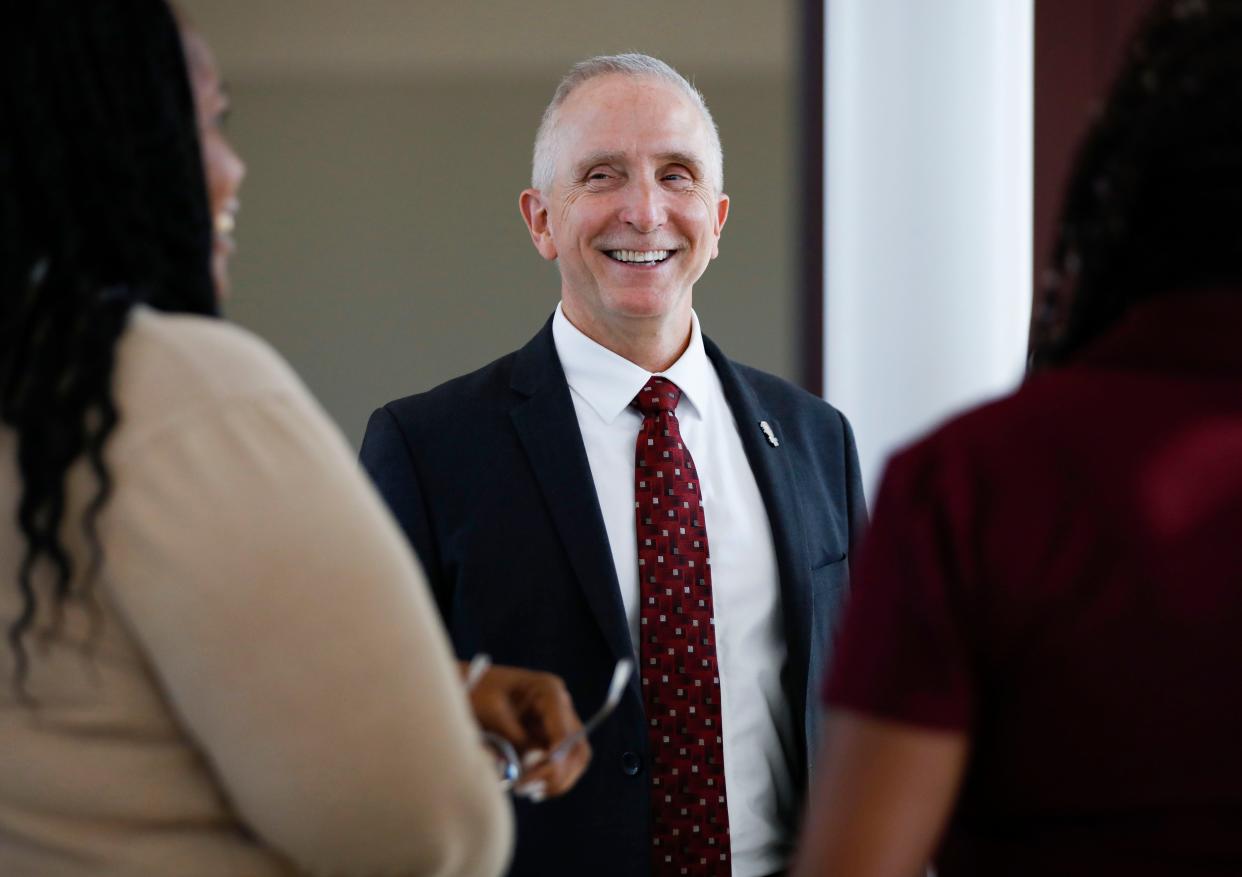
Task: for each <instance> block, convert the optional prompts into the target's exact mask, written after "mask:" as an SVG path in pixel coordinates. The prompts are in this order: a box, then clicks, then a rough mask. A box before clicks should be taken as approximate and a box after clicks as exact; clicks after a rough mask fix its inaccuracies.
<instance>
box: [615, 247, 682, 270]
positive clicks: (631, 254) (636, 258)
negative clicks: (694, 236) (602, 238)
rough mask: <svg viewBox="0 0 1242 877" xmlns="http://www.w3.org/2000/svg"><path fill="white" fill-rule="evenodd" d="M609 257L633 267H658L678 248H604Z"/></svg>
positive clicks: (674, 253) (675, 252)
mask: <svg viewBox="0 0 1242 877" xmlns="http://www.w3.org/2000/svg"><path fill="white" fill-rule="evenodd" d="M603 252H604V254H605V255H607V256H608V258H610V259H612V260H613V261H614V262H620V263H621V264H623V265H627V266H629V267H631V268H647V269H650V268H656V267H659V266H660V265H663V264H664V263H665V262H667V261H668V260H669V258H671V257H672V256H674V255H676V254H677V250H604V251H603Z"/></svg>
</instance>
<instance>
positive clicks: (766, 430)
mask: <svg viewBox="0 0 1242 877" xmlns="http://www.w3.org/2000/svg"><path fill="white" fill-rule="evenodd" d="M759 428H760V429H762V430H763V434H764V435H766V436H767V437H768V444H770V445H771V446H772V447H774V448H779V447H780V446H781V443H780V442H779V441H777V440H776V434H775V433H773V432H772V427H770V426H769V425H768V422H767V421H766V420H761V421H759Z"/></svg>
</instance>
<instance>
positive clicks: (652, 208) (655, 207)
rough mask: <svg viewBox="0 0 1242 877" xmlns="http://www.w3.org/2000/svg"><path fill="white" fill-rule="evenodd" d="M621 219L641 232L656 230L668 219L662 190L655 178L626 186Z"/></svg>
mask: <svg viewBox="0 0 1242 877" xmlns="http://www.w3.org/2000/svg"><path fill="white" fill-rule="evenodd" d="M624 198H625V202H624V204H623V205H622V207H621V221H622V222H625V223H627V224H629V225H631V226H633V227H634V230H635V231H637V232H640V233H642V234H647V233H649V232H653V231H656V230H657V229H659V228H661V227H662V226H663V225H664V223H665V221H666V220H667V219H668V210H667V206H666V205H665V203H664V192H663V191H662V190H661V189H660V186H659V184H658V183H657V182H656V181H655V180H650V181H647V182H634V183H631V184H630V185H628V186H626V191H625V194H624Z"/></svg>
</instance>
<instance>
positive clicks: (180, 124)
mask: <svg viewBox="0 0 1242 877" xmlns="http://www.w3.org/2000/svg"><path fill="white" fill-rule="evenodd" d="M7 9H8V10H9V11H7V12H6V16H5V17H6V21H5V23H4V27H3V29H2V35H0V421H2V422H3V424H4V426H5V427H8V428H11V429H12V430H13V431H14V432H15V434H16V439H17V464H18V469H19V472H20V476H21V495H20V497H19V498H17V501H16V506H17V507H16V509H15V510H14V511H15V512H16V517H17V522H18V525H19V526H20V528H21V532H22V534H23V535H24V538H25V543H26V550H25V555H24V557H22V558H21V560H20V563H14V564H13V567H11V568H6V569H3V570H0V586H11V587H16V588H18V589H20V591H21V596H22V604H21V605H22V607H23V608H22V611H21V613H20V614H19V615H18V617H16V618H11V619H7V620H6V626H7V633H8V642H9V645H10V647H11V648H12V650H13V651H14V654H15V657H16V664H15V666H16V672H15V680H14V682H15V685H16V686H17V688H18V690H19V692H22V693H23V694H24V688H23V685H24V681H25V677H26V673H27V671H28V658H27V654H26V649H25V647H24V643H23V639H24V635H25V634H27V633H28V632H29V630H30V627H31V625H32V624H33V621H34V618H35V617H36V611H37V610H38V607H39V606H40V605H43V601H45V600H50V601H51V603H50V605H51V606H52V607H53V608H54V609H56V610H59V608H60V607H61V606H62V605H63V603H64V601H65V600H67V599H69V598H70V597H71V596H75V595H74V594H72V593H71V592H72V590H73V587H71V582H73V581H75V579H74V576H75V574H76V570H75V569H74V563H73V559H72V558H71V557H70V556H69V553H68V552H67V551H66V549H65V546H64V544H63V543H62V540H61V536H60V534H61V528H62V526H65V525H69V524H72V525H74V526H81V527H83V528H84V530H85V535H86V537H87V541H88V544H89V545H90V546H91V551H92V557H91V558H90V559H89V562H88V564H87V566H88V569H87V570H86V571H85V572H86V573H87V575H86V576H85V577H84V580H85V585H84V586H83V587H84V588H85V587H86V586H89V584H90V582H91V580H92V579H93V574H94V570H95V569H96V568H97V567H98V564H99V562H100V560H101V551H100V547H99V541H98V538H97V537H96V533H95V521H96V518H97V516H98V514H99V512H100V510H101V509H102V508H103V506H104V505H105V503H106V502H107V499H108V495H109V491H110V486H111V485H110V480H109V474H108V468H107V466H106V465H105V461H104V453H103V451H104V446H105V444H106V442H107V440H108V437H109V436H110V435H111V434H112V432H113V430H114V429H115V428H116V425H117V420H118V413H117V409H116V405H115V401H114V398H113V392H112V374H113V366H114V360H115V350H116V345H117V341H118V339H119V337H120V336H121V335H122V333H123V332H124V331H125V326H126V322H127V317H128V315H129V311H130V309H131V308H132V307H133V306H134V305H135V304H137V303H140V302H141V303H146V304H148V305H151V306H153V307H156V308H159V309H162V310H167V311H185V312H192V313H198V314H214V313H215V309H216V304H215V293H214V290H213V287H212V281H211V274H210V261H209V260H210V254H211V226H210V222H209V208H208V202H207V193H206V184H205V182H204V177H203V169H202V160H201V156H200V149H199V142H198V133H197V125H196V117H195V112H194V102H193V95H192V93H191V90H190V83H189V79H188V74H187V70H186V62H185V57H184V55H183V51H182V45H181V38H180V34H179V32H178V27H177V23H176V21H175V19H174V16H173V13H172V11H171V10H170V9H169V7H168V6H167V5H166V4H165V3H164V2H163V0H90V2H79V0H23V2H16V3H13V4H8V6H7ZM80 458H85V459H86V460H87V461H88V463H89V466H90V469H91V471H92V472H93V473H94V478H95V481H96V485H97V488H96V492H95V495H94V497H93V501H92V502H91V503H90V505H89V507H88V510H87V511H86V514H85V518H84V520H82V521H79V522H67V521H65V520H64V517H65V508H66V501H65V500H66V498H65V482H66V476H67V473H68V470H69V468H70V467H71V466H72V465H73V464H74V463H75V462H77V461H78V460H79V459H80ZM5 561H6V564H5V566H6V567H8V558H5ZM41 563H48V564H50V565H51V567H52V569H53V571H54V572H55V590H54V592H53V593H50V594H43V593H39V591H38V589H36V587H35V584H34V577H33V572H34V570H35V568H36V567H37V566H38V565H39V564H41ZM10 575H11V576H12V577H13V578H12V581H11V584H10V585H5V584H4V579H7V578H9V577H10Z"/></svg>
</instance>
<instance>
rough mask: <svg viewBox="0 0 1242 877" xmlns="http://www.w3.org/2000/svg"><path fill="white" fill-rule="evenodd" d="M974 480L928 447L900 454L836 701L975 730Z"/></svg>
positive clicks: (837, 674) (887, 486) (842, 657)
mask: <svg viewBox="0 0 1242 877" xmlns="http://www.w3.org/2000/svg"><path fill="white" fill-rule="evenodd" d="M966 496H967V493H966V482H965V480H964V479H962V478H961V477H960V476H957V475H956V474H953V473H951V472H950V471H949V470H948V469H947V468H945V467H944V466H942V465H941V463H940V462H939V461H938V460H937V457H936V454H935V451H934V445H932V444H927V443H925V444H923V445H920V446H917V447H916V448H914V449H912V450H910V451H907V452H905V453H904V454H902V455H900V456H898V457H896V458H894V460H893V461H892V463H891V464H890V465H889V467H888V470H887V472H886V473H885V477H884V479H883V482H882V485H881V487H880V491H879V496H878V498H877V500H876V504H875V512H874V515H873V517H872V521H871V525H870V530H869V532H868V534H867V538H866V539H865V541H864V544H863V547H862V551H861V557H860V560H859V564H858V568H857V570H856V572H855V575H854V582H853V586H852V590H851V594H850V598H849V603H848V605H847V608H846V612H845V621H844V626H843V629H842V633H841V640H840V644H839V646H838V651H837V653H836V655H835V657H834V660H833V665H832V669H831V672H830V675H829V677H828V682H827V684H826V685H825V690H824V699H825V701H826V703H827V704H828V705H829V706H830V707H842V708H847V709H852V710H856V711H858V712H861V713H865V714H869V715H872V716H874V717H876V718H883V719H889V720H893V721H900V722H908V723H911V724H917V725H925V726H930V727H934V728H940V729H946V730H967V729H968V728H969V726H970V723H971V720H972V714H973V709H974V702H975V696H976V679H975V671H974V667H973V666H972V658H971V649H970V647H969V643H968V640H967V630H966V625H965V624H964V618H965V617H966V612H965V611H964V601H965V599H966V594H967V582H966V581H965V579H966V578H967V573H966V569H967V567H968V566H969V565H968V564H967V563H964V560H965V558H964V557H963V553H964V551H963V546H964V544H965V542H966V540H964V539H963V538H962V537H961V533H960V530H961V529H962V528H961V527H960V526H959V525H958V524H957V523H956V520H955V517H956V516H955V511H956V510H960V509H962V508H963V507H964V505H965V503H964V498H965V497H966Z"/></svg>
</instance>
